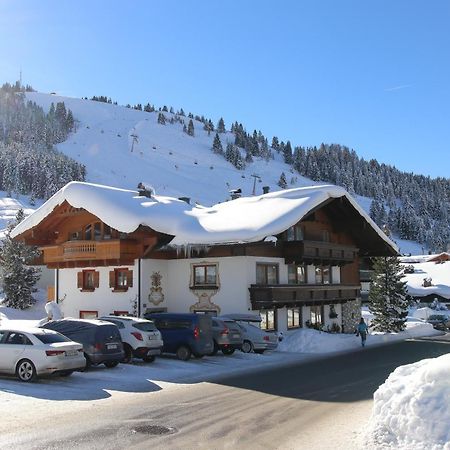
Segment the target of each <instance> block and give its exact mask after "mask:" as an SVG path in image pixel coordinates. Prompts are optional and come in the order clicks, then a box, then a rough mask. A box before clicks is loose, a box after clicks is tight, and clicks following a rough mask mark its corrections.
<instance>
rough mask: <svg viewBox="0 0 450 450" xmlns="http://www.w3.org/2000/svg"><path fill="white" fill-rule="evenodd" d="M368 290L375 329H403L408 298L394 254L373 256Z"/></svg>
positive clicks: (401, 271)
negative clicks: (370, 283) (372, 271)
mask: <svg viewBox="0 0 450 450" xmlns="http://www.w3.org/2000/svg"><path fill="white" fill-rule="evenodd" d="M373 269H374V274H373V279H372V285H371V288H370V292H369V310H370V312H371V313H372V314H373V315H374V318H373V319H372V327H373V329H374V330H375V331H382V332H398V331H402V330H404V329H405V323H406V316H407V315H408V299H407V292H406V282H405V281H401V279H402V278H403V276H404V275H403V269H402V268H401V265H400V262H399V260H398V258H397V257H396V256H389V257H378V258H374V263H373Z"/></svg>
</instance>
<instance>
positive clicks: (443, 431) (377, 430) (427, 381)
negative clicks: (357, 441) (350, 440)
mask: <svg viewBox="0 0 450 450" xmlns="http://www.w3.org/2000/svg"><path fill="white" fill-rule="evenodd" d="M366 441H367V442H366V447H369V448H370V447H372V446H373V447H375V448H377V449H379V448H382V449H404V450H438V449H439V450H449V449H450V354H447V355H443V356H440V357H438V358H432V359H424V360H422V361H419V362H416V363H414V364H409V365H406V366H400V367H398V368H397V369H396V370H395V371H394V372H392V374H391V375H390V376H389V378H388V379H387V380H386V381H385V383H384V384H382V385H381V386H380V387H379V388H378V390H377V391H376V392H375V394H374V406H373V412H372V416H371V418H370V421H369V425H368V427H367V435H366Z"/></svg>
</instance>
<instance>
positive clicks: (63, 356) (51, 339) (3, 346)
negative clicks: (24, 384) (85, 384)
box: [0, 326, 86, 381]
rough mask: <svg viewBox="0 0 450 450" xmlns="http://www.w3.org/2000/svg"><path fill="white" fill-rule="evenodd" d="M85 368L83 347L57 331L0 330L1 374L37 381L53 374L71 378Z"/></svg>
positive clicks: (4, 328) (37, 329)
mask: <svg viewBox="0 0 450 450" xmlns="http://www.w3.org/2000/svg"><path fill="white" fill-rule="evenodd" d="M85 366H86V360H85V358H84V355H83V346H82V345H81V344H79V343H78V342H73V341H71V340H70V339H68V338H66V337H65V336H63V335H62V334H60V333H58V332H56V331H53V330H44V329H42V328H27V329H21V328H15V327H8V326H3V327H0V372H3V373H6V374H16V376H17V378H19V380H20V381H33V380H34V379H35V378H36V377H38V376H41V375H49V374H53V373H57V374H59V375H62V376H68V375H71V374H72V372H73V371H75V370H83V369H84V368H85Z"/></svg>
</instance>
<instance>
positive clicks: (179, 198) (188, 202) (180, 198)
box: [178, 197, 191, 205]
mask: <svg viewBox="0 0 450 450" xmlns="http://www.w3.org/2000/svg"><path fill="white" fill-rule="evenodd" d="M178 200H181V201H182V202H186V203H187V204H188V205H190V204H191V197H178Z"/></svg>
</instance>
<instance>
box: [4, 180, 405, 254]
mask: <svg viewBox="0 0 450 450" xmlns="http://www.w3.org/2000/svg"><path fill="white" fill-rule="evenodd" d="M341 197H346V198H347V199H348V200H349V202H350V203H351V204H352V206H353V207H354V208H355V209H356V210H357V212H358V213H359V214H360V215H361V216H362V217H363V218H364V219H365V220H366V221H367V222H368V223H369V224H370V226H371V227H372V228H373V229H374V230H375V231H376V232H377V233H378V235H379V236H380V238H381V239H383V240H384V241H385V242H386V243H387V244H388V245H389V246H391V247H392V248H393V249H395V250H396V251H397V246H396V245H395V244H394V243H393V242H392V241H391V240H390V239H389V238H388V237H387V236H386V235H385V234H384V233H383V231H381V229H380V228H379V227H378V226H377V225H376V224H375V223H374V222H373V221H372V219H370V217H369V216H368V215H367V214H366V213H365V212H364V210H363V209H362V208H361V207H360V206H359V205H358V204H357V203H356V201H355V200H354V199H353V198H352V197H351V196H350V195H349V194H348V193H347V192H346V191H345V189H343V188H341V187H338V186H332V185H325V186H313V187H307V188H295V189H287V190H283V191H277V192H271V193H268V194H263V195H259V196H253V197H242V198H239V199H236V200H232V201H228V202H224V203H218V204H216V205H213V206H211V207H203V206H198V205H197V206H192V205H189V204H187V203H186V202H184V201H181V200H179V199H176V198H172V197H163V196H153V197H151V198H148V197H142V196H139V195H138V193H137V191H131V190H125V189H118V188H114V187H110V186H102V185H98V184H91V183H83V182H76V181H73V182H71V183H68V184H67V185H66V186H65V187H63V188H62V189H61V190H59V191H58V192H57V193H56V194H55V195H53V196H52V197H51V198H50V199H49V200H48V201H47V202H45V203H44V204H43V205H42V206H41V207H40V208H38V209H37V210H36V211H35V212H34V213H33V214H31V215H30V216H28V217H27V218H26V219H25V220H24V221H23V222H21V223H20V224H19V225H17V227H16V228H15V229H14V230H13V232H12V233H11V235H12V237H16V236H19V235H20V234H22V233H24V232H25V231H27V230H30V229H31V228H33V227H35V226H36V225H38V224H39V223H40V222H41V221H42V220H44V219H45V218H46V217H47V216H48V215H49V214H50V213H51V212H52V211H53V210H54V209H55V207H57V206H58V205H61V204H62V203H63V202H64V201H67V202H68V203H69V204H70V205H72V206H73V207H75V208H84V209H85V210H87V211H88V212H90V213H92V214H94V215H95V216H97V217H98V218H99V219H100V220H101V221H103V222H104V223H106V224H108V225H109V226H111V227H112V228H115V229H116V230H118V231H121V232H124V233H131V232H133V231H135V230H136V229H137V228H138V227H139V226H140V225H146V226H148V227H150V228H152V229H153V230H155V231H158V232H161V233H165V234H168V235H172V236H175V237H174V239H173V240H172V242H171V244H174V245H186V244H220V243H231V242H256V241H260V240H262V239H264V238H265V237H266V236H272V235H276V234H279V233H281V232H282V231H284V230H286V229H287V228H289V227H290V226H292V225H294V224H295V223H297V222H298V221H299V220H301V219H302V218H303V217H305V216H306V215H307V214H308V213H309V212H310V211H311V210H312V209H314V208H315V207H317V206H318V205H320V204H322V203H323V202H324V201H326V200H328V199H332V198H341Z"/></svg>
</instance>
